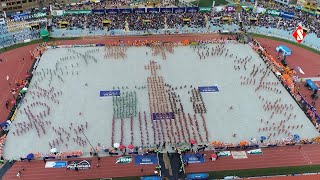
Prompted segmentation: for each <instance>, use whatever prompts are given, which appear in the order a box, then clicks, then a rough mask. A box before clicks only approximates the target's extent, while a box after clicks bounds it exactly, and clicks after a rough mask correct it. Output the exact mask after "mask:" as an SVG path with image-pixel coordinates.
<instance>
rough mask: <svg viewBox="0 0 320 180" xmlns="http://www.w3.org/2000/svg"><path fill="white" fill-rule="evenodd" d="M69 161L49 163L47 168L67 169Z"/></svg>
mask: <svg viewBox="0 0 320 180" xmlns="http://www.w3.org/2000/svg"><path fill="white" fill-rule="evenodd" d="M65 167H67V161H47V162H46V165H45V168H65Z"/></svg>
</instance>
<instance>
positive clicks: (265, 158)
mask: <svg viewBox="0 0 320 180" xmlns="http://www.w3.org/2000/svg"><path fill="white" fill-rule="evenodd" d="M217 37H218V36H216V35H209V34H206V35H201V34H195V35H194V34H190V35H159V36H142V37H141V36H139V37H137V36H130V37H108V38H105V37H101V38H84V39H81V40H67V41H63V42H58V43H57V44H88V43H106V42H110V41H111V42H114V41H117V40H124V41H134V40H137V39H139V40H146V39H148V40H161V41H182V40H185V39H190V40H200V39H211V38H217ZM257 39H258V41H259V42H261V44H262V45H266V46H267V49H268V48H269V49H268V50H269V51H270V52H271V53H274V54H273V55H276V54H275V51H274V50H275V47H276V46H278V45H279V44H285V45H287V46H288V47H289V48H291V49H292V50H293V55H292V56H291V57H289V58H288V64H289V66H290V65H292V66H295V64H294V63H297V64H299V66H300V67H301V68H302V69H303V70H304V71H305V72H306V76H308V77H309V76H317V75H318V74H317V73H318V72H317V71H316V70H315V69H319V68H317V67H319V66H320V62H318V61H316V59H320V58H319V55H316V54H315V53H312V52H309V51H306V50H304V49H302V48H299V47H296V46H292V45H288V44H286V43H282V42H278V41H274V40H269V39H261V38H257ZM34 47H35V45H32V46H27V47H22V48H18V49H15V50H12V51H9V52H6V53H3V54H0V58H1V59H4V60H5V62H2V63H1V64H0V94H2V95H0V103H1V104H0V118H1V119H0V120H1V121H4V120H5V118H6V116H7V114H8V110H6V108H5V105H4V104H5V102H6V101H7V100H9V99H8V98H10V97H11V95H10V94H9V92H8V91H9V90H10V88H9V85H8V82H7V81H6V80H5V77H6V76H7V75H9V76H10V77H11V82H12V84H13V83H14V80H16V79H19V78H24V76H25V72H26V71H27V70H28V69H29V68H30V66H31V63H32V62H31V60H30V53H29V52H30V50H32V49H34ZM300 53H301V54H302V55H299V54H300ZM297 56H298V57H297ZM23 57H24V58H25V61H26V62H24V63H23V62H21V61H22V58H23ZM291 59H294V61H291ZM305 59H307V60H305ZM291 63H292V64H291ZM309 63H310V64H309ZM313 67H315V68H313ZM318 109H320V108H318ZM209 155H210V152H209V153H208V155H207V158H209ZM114 162H115V158H114V157H108V158H101V162H100V163H99V164H100V167H99V168H97V167H96V166H95V165H96V164H97V160H96V158H93V159H92V164H93V167H92V169H90V170H82V171H79V172H74V171H67V170H65V169H45V168H44V163H43V162H42V161H33V162H31V163H28V162H17V163H16V164H15V165H14V166H13V167H12V168H11V169H10V170H9V171H8V172H7V173H6V174H5V176H4V177H3V179H17V177H16V174H17V172H18V171H19V170H20V169H21V166H24V167H25V170H24V171H23V172H22V179H86V178H95V177H96V178H99V177H125V176H141V175H150V174H152V173H153V170H154V166H143V168H144V171H143V173H141V166H134V165H133V164H127V165H118V164H115V163H114ZM308 164H320V145H305V146H304V147H303V148H302V149H301V150H298V148H297V147H296V146H290V147H289V146H287V147H278V148H270V149H263V155H249V156H248V159H242V160H234V159H232V157H225V158H220V159H219V160H218V161H216V162H209V161H207V163H205V164H191V165H189V166H188V167H187V168H186V172H187V173H190V172H203V171H219V170H231V169H250V168H266V167H280V166H298V165H308Z"/></svg>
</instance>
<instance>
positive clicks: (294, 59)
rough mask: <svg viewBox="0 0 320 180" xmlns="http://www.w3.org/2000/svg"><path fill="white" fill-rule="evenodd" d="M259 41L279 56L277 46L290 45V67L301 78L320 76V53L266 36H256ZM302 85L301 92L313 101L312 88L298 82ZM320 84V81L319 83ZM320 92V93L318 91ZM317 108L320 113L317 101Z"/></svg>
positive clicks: (319, 104) (308, 99)
mask: <svg viewBox="0 0 320 180" xmlns="http://www.w3.org/2000/svg"><path fill="white" fill-rule="evenodd" d="M256 39H257V40H258V41H259V43H260V44H261V45H262V46H263V47H266V49H267V51H268V52H269V53H270V54H271V55H272V56H273V57H275V58H276V57H277V52H276V50H275V49H276V47H277V46H279V45H280V44H283V45H285V46H287V47H289V48H290V49H291V50H292V51H293V52H292V55H291V56H288V57H287V64H288V66H289V67H290V68H292V69H295V71H297V75H298V76H299V77H300V78H307V77H320V54H316V53H314V52H311V51H308V50H306V49H303V48H301V47H298V46H295V45H292V44H288V43H284V42H280V41H276V40H272V39H264V38H256ZM297 66H299V67H300V68H301V69H302V70H303V71H304V73H305V74H301V73H300V72H299V71H298V70H297V68H296V67H297ZM298 84H299V87H300V93H301V94H302V95H304V96H305V98H306V99H307V101H308V102H309V103H311V102H312V99H311V94H312V93H313V92H312V91H311V90H308V89H307V88H306V87H304V83H298ZM318 84H320V83H318ZM318 94H319V93H318ZM315 107H316V109H317V113H318V114H320V102H319V100H318V101H317V103H316V105H315Z"/></svg>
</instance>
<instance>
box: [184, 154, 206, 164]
mask: <svg viewBox="0 0 320 180" xmlns="http://www.w3.org/2000/svg"><path fill="white" fill-rule="evenodd" d="M182 158H183V161H187V162H188V163H204V162H205V159H204V155H203V154H185V155H183V156H182Z"/></svg>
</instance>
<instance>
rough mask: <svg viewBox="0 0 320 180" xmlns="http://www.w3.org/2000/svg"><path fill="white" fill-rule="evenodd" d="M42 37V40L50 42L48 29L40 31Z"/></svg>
mask: <svg viewBox="0 0 320 180" xmlns="http://www.w3.org/2000/svg"><path fill="white" fill-rule="evenodd" d="M40 36H41V37H42V39H43V40H44V41H45V42H48V41H49V31H48V30H46V29H41V30H40Z"/></svg>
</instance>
